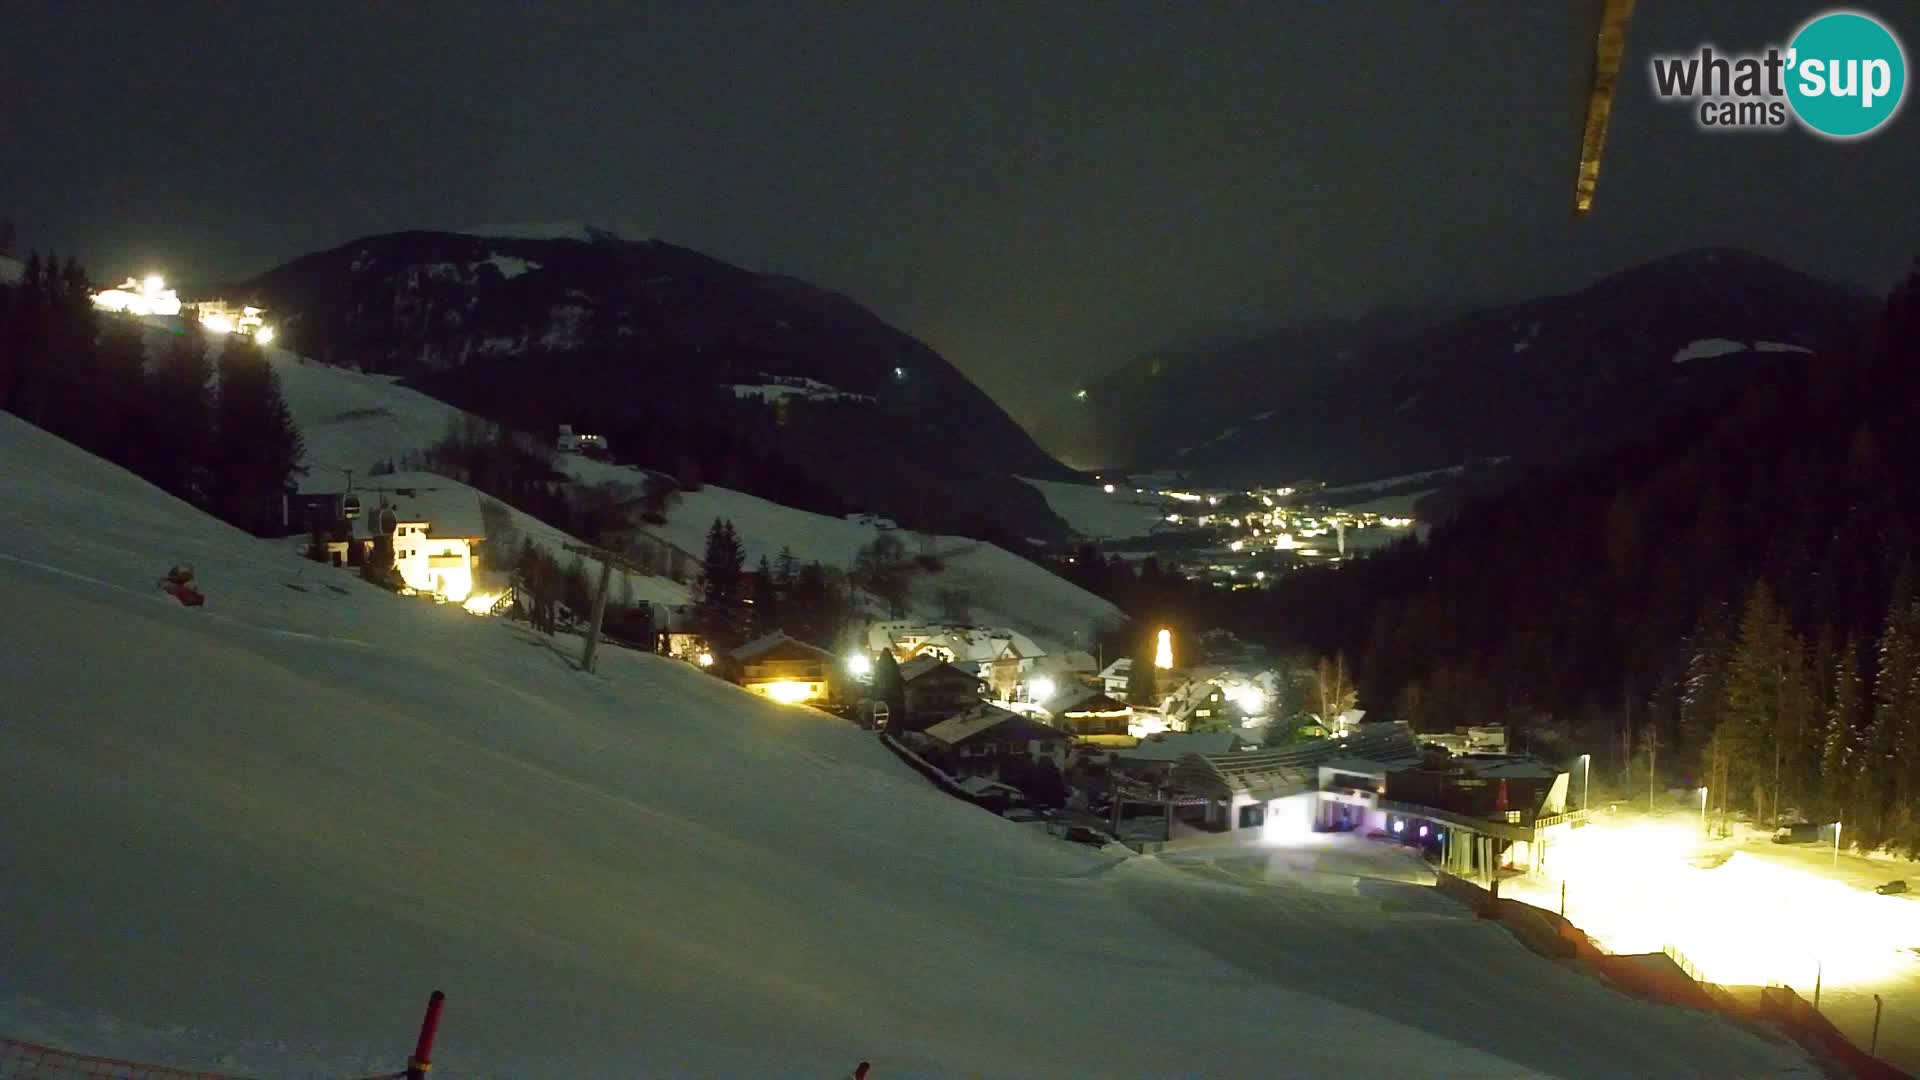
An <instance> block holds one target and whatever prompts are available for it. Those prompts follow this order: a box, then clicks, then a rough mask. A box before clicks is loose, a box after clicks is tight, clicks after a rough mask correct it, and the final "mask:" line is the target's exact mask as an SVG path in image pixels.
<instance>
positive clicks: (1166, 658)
mask: <svg viewBox="0 0 1920 1080" xmlns="http://www.w3.org/2000/svg"><path fill="white" fill-rule="evenodd" d="M1153 666H1154V667H1157V668H1167V669H1169V670H1171V669H1172V668H1173V631H1171V630H1161V631H1160V636H1159V640H1158V641H1156V642H1155V643H1154V646H1153Z"/></svg>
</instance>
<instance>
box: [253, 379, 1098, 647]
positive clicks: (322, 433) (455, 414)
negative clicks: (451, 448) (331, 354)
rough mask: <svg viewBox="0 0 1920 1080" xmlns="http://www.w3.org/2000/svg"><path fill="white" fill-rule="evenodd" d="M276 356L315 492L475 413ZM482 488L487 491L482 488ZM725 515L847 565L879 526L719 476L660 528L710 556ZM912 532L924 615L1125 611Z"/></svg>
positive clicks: (757, 538)
mask: <svg viewBox="0 0 1920 1080" xmlns="http://www.w3.org/2000/svg"><path fill="white" fill-rule="evenodd" d="M267 354H268V356H269V357H270V359H271V360H272V362H273V366H274V370H275V371H276V372H278V373H279V375H280V383H281V387H282V390H283V392H284V393H285V395H286V399H287V406H288V408H289V409H290V410H292V412H293V417H294V421H295V422H296V423H297V424H299V425H300V433H301V435H302V436H303V437H304V438H305V439H306V445H307V454H306V463H307V470H308V471H307V475H306V477H305V478H304V479H303V480H302V481H301V486H302V488H304V489H306V490H310V491H339V490H341V488H342V487H343V486H344V484H345V480H346V477H345V472H344V470H347V469H352V470H354V484H355V485H356V486H358V487H365V486H368V485H379V484H384V483H388V481H383V480H381V479H380V478H379V477H374V476H370V475H368V472H367V470H368V469H369V468H370V467H371V466H372V465H373V464H374V463H375V462H379V461H397V460H399V459H400V458H401V457H403V456H404V455H406V454H407V453H408V452H410V451H414V450H421V449H424V448H426V447H427V446H430V445H432V444H433V443H435V442H437V441H439V440H440V438H441V437H442V436H443V435H445V434H446V432H447V430H448V428H449V427H450V426H451V425H453V424H455V423H457V422H459V421H460V420H461V419H462V418H464V417H465V416H466V415H467V414H465V413H463V412H462V411H461V410H459V409H456V408H454V407H453V406H451V405H448V404H446V403H445V402H443V401H439V400H437V399H435V398H431V397H428V396H427V395H425V394H422V393H419V392H418V391H415V390H411V389H408V388H407V387H404V386H401V385H399V384H398V382H396V381H395V380H394V379H393V378H391V377H389V376H383V375H363V374H360V373H358V372H354V371H348V370H346V369H344V368H338V367H334V366H332V365H329V364H322V363H318V362H315V361H311V360H304V359H302V358H300V357H298V356H295V355H294V354H293V353H290V352H287V351H286V350H284V349H268V350H267ZM559 464H560V465H561V467H562V468H564V469H565V470H566V471H567V472H569V473H570V474H571V475H572V476H574V477H575V478H576V479H577V480H579V481H581V482H582V483H589V484H603V483H604V484H614V485H618V486H620V487H624V488H630V489H631V490H632V494H633V495H635V496H636V497H637V496H638V495H639V493H640V489H641V486H642V477H641V474H639V473H636V472H634V471H632V470H630V469H625V468H621V467H619V466H616V465H610V464H606V463H603V462H597V461H593V460H590V459H587V458H583V457H578V456H574V455H562V456H561V457H560V459H559ZM440 483H441V486H442V487H443V488H444V489H445V490H444V491H443V492H442V495H443V497H454V496H452V495H448V494H447V493H448V492H461V491H464V490H470V489H465V488H464V485H461V484H459V483H458V482H457V481H453V480H447V481H444V482H440ZM460 497H464V495H462V496H460ZM474 497H475V498H476V499H477V498H478V497H479V496H478V493H477V492H476V493H474ZM716 517H720V518H726V519H728V520H730V521H732V522H733V524H734V528H735V530H736V531H738V532H739V534H740V537H741V541H742V543H743V546H744V547H745V549H746V553H747V560H748V564H749V565H752V563H753V562H755V561H757V560H758V559H759V558H760V557H761V556H765V557H767V558H769V559H772V558H774V557H775V556H777V555H778V554H779V553H780V549H781V548H782V547H786V548H790V549H791V550H792V551H793V553H794V556H795V557H796V558H798V559H799V560H800V561H802V562H819V563H820V564H822V565H824V566H828V567H833V568H836V569H840V570H845V569H847V568H848V567H849V566H851V565H853V561H854V558H855V556H856V555H857V554H858V553H859V550H860V548H862V547H863V546H865V545H867V544H870V543H872V542H873V540H874V538H875V537H876V536H878V535H879V531H878V530H877V529H876V528H875V527H874V526H872V525H865V524H860V523H858V522H852V521H845V520H842V519H839V518H831V517H825V516H823V515H820V514H813V513H808V512H807V511H804V510H796V509H794V508H792V507H789V506H782V505H780V504H779V503H775V502H769V501H767V500H766V499H762V498H758V497H756V496H753V495H747V494H744V493H742V492H738V491H732V490H729V489H727V488H721V487H714V486H712V485H708V486H706V487H703V488H702V489H701V490H699V491H692V492H686V493H684V494H682V495H681V496H680V498H679V500H678V501H677V502H676V503H675V504H674V506H673V507H672V508H671V509H670V510H669V512H668V521H667V523H666V524H665V525H660V526H652V527H650V529H651V531H652V532H654V533H657V534H658V535H659V536H660V537H661V538H663V539H665V540H667V541H668V542H670V543H672V544H675V545H676V546H678V547H681V548H683V549H685V550H686V551H689V552H691V553H692V554H693V555H694V556H696V557H698V556H699V555H700V554H701V553H702V552H704V551H705V550H706V537H707V528H708V526H710V525H711V524H712V523H713V519H714V518H716ZM515 526H516V528H518V529H519V530H520V531H521V532H522V534H523V535H528V536H532V537H533V538H534V539H535V540H536V541H537V542H540V543H543V544H549V545H551V546H554V547H557V546H559V543H560V542H562V541H564V540H567V539H570V538H567V537H566V536H565V535H564V534H562V533H561V532H560V531H559V530H558V529H554V528H552V527H551V526H548V525H546V524H544V523H542V522H539V521H538V520H536V519H534V518H531V517H529V516H528V515H525V514H516V515H515ZM901 536H902V539H903V540H905V541H906V543H907V547H908V549H909V550H910V551H912V552H914V553H916V554H917V553H919V552H920V551H921V550H923V549H924V550H926V551H929V552H931V553H934V554H937V555H939V556H941V563H942V566H943V569H942V570H941V571H940V572H938V573H925V572H922V573H919V574H917V575H916V576H915V581H914V592H915V600H914V613H915V614H920V615H925V616H928V617H933V616H936V615H939V614H940V613H941V610H942V608H943V605H942V604H941V602H940V593H942V592H943V591H947V592H951V591H953V590H961V591H964V592H966V593H968V594H969V595H970V597H971V599H972V601H973V605H972V608H973V611H972V613H973V615H974V617H975V618H976V619H977V620H980V621H983V622H985V621H993V622H995V623H998V624H1004V625H1007V626H1010V627H1012V628H1013V629H1015V630H1019V631H1020V632H1022V633H1024V634H1026V635H1028V636H1029V637H1032V638H1034V639H1035V640H1036V641H1039V642H1041V643H1042V644H1044V645H1046V646H1048V647H1049V648H1061V649H1065V648H1076V647H1078V648H1086V647H1088V645H1089V643H1090V642H1091V637H1090V635H1091V633H1092V627H1093V625H1094V624H1095V623H1096V622H1111V621H1114V620H1117V619H1119V618H1121V614H1120V612H1119V610H1118V609H1117V608H1115V607H1114V606H1113V605H1112V604H1110V603H1108V602H1106V601H1105V600H1102V599H1100V598H1099V597H1097V596H1094V595H1093V594H1091V593H1089V592H1087V591H1085V590H1084V589H1081V588H1080V587H1079V586H1077V585H1074V584H1073V583H1071V582H1069V581H1066V580H1064V579H1062V578H1060V577H1057V576H1055V575H1053V574H1050V573H1048V572H1046V571H1045V570H1042V569H1041V568H1039V567H1037V566H1034V565H1033V564H1032V563H1030V562H1028V561H1026V560H1025V559H1022V558H1020V557H1019V556H1017V555H1014V554H1012V553H1010V552H1008V551H1005V550H1002V549H1000V548H997V547H994V546H993V545H990V544H982V543H979V542H977V541H974V540H968V539H965V538H962V537H954V536H936V537H928V538H924V539H922V538H921V537H919V536H918V535H916V534H907V533H902V534H901ZM631 580H632V582H633V588H634V593H635V596H636V598H638V599H646V600H659V601H660V602H663V603H670V604H677V603H684V602H685V599H686V588H685V586H684V585H682V584H680V583H677V582H673V581H670V580H668V579H665V578H643V577H641V576H639V575H635V576H633V578H632V579H631Z"/></svg>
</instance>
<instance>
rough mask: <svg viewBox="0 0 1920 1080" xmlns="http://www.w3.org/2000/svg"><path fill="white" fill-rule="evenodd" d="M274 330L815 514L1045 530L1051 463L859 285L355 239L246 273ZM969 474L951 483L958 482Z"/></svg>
mask: <svg viewBox="0 0 1920 1080" xmlns="http://www.w3.org/2000/svg"><path fill="white" fill-rule="evenodd" d="M239 290H240V294H241V295H243V296H245V297H247V298H249V299H257V300H258V301H259V302H261V303H263V304H264V305H265V306H266V307H268V308H269V309H271V310H272V311H274V312H275V319H276V321H277V322H278V324H279V326H280V329H281V333H282V339H281V340H282V342H283V343H284V344H287V345H288V346H290V347H292V348H294V349H296V350H297V351H299V352H301V353H303V354H305V355H309V356H312V357H315V358H317V359H320V360H323V361H325V362H328V363H335V364H341V365H346V366H353V367H358V368H361V369H363V370H368V371H377V372H385V373H391V374H395V375H399V376H402V377H404V378H405V379H407V380H408V381H409V383H410V384H412V385H415V386H417V387H419V388H420V389H422V390H424V391H425V392H428V393H431V394H433V395H434V396H436V397H439V398H442V399H444V400H446V401H449V402H451V403H453V404H456V405H459V406H461V407H463V408H465V409H468V410H470V411H474V412H477V413H480V414H482V415H484V416H487V417H488V418H490V419H493V420H496V421H499V422H502V423H505V424H509V425H511V426H514V427H517V428H521V429H524V430H528V431H533V432H537V433H541V434H543V435H550V434H551V433H552V431H553V430H554V426H555V425H558V424H562V423H566V424H572V425H574V426H575V427H577V428H579V429H580V430H586V431H593V432H595V433H598V434H604V435H606V436H608V437H609V439H610V440H611V442H612V447H613V452H614V454H615V455H616V456H617V457H619V458H620V459H621V460H623V461H627V462H632V463H635V464H640V465H644V466H646V467H649V468H653V469H658V470H661V471H665V472H669V473H672V474H674V475H676V476H678V477H680V478H681V480H682V481H683V482H686V483H689V484H693V483H698V482H701V481H703V480H704V481H711V482H716V483H721V484H725V485H727V486H731V487H738V488H743V489H745V490H748V491H751V492H753V493H755V494H758V495H763V496H765V497H767V498H771V499H774V500H776V501H780V502H785V503H788V504H790V505H797V506H801V507H804V508H806V509H811V510H817V511H821V512H825V513H835V514H837V513H842V512H845V511H849V510H867V511H875V512H878V513H881V514H885V515H887V516H890V517H894V518H896V519H898V520H900V521H901V522H902V523H903V524H907V525H910V526H912V527H916V528H923V529H927V530H931V531H941V532H965V533H970V534H972V535H976V536H986V537H990V538H996V539H998V538H1004V537H1037V538H1041V539H1048V540H1052V539H1060V538H1063V537H1064V535H1065V526H1064V525H1063V524H1062V523H1061V522H1060V521H1059V520H1058V519H1057V518H1055V517H1054V515H1053V514H1052V513H1051V512H1050V511H1049V510H1048V508H1047V506H1046V503H1045V501H1044V500H1043V499H1041V498H1040V496H1039V495H1038V493H1036V492H1035V491H1034V490H1033V489H1032V488H1031V487H1029V486H1028V485H1026V484H1023V483H1020V482H1019V481H1018V480H1016V479H1014V477H1015V476H1016V475H1018V476H1034V477H1040V478H1054V479H1066V478H1070V477H1071V476H1072V473H1071V472H1070V471H1069V470H1067V469H1065V468H1064V467H1063V466H1061V465H1060V464H1059V463H1058V462H1056V461H1054V460H1053V459H1052V458H1050V457H1048V456H1047V455H1046V453H1045V452H1044V451H1042V450H1041V449H1040V448H1039V446H1037V445H1036V444H1035V443H1034V442H1033V440H1032V439H1031V438H1029V437H1028V436H1027V434H1026V432H1024V431H1022V430H1021V429H1020V428H1019V427H1018V426H1017V425H1016V424H1015V423H1014V422H1013V421H1012V419H1010V418H1009V417H1008V416H1007V415H1006V413H1005V412H1004V411H1003V410H1001V409H1000V408H999V406H997V405H996V404H994V402H993V401H992V400H991V399H989V398H988V397H987V396H986V394H985V393H983V392H982V391H981V390H980V389H979V388H978V387H976V386H974V385H973V384H972V383H971V382H969V381H968V380H967V378H966V377H965V376H964V375H962V374H961V373H960V372H959V371H958V370H957V369H955V368H954V367H953V366H952V365H951V364H949V363H948V362H947V361H946V360H945V359H944V358H942V357H941V356H940V355H939V354H938V353H936V352H934V351H933V350H932V349H930V348H928V347H927V346H926V345H925V344H923V343H921V342H920V341H917V340H915V339H914V338H913V337H911V336H909V335H907V334H905V333H903V332H901V331H900V330H898V329H897V328H895V327H893V326H890V325H888V324H887V323H886V322H884V321H883V320H881V319H880V318H879V317H877V316H875V315H874V314H873V313H872V312H870V311H868V310H866V309H865V308H863V307H861V306H860V305H859V304H857V303H854V302H853V301H852V300H849V299H848V298H846V297H844V296H840V295H838V294H835V293H831V292H827V291H825V290H822V289H818V288H815V287H813V286H811V285H808V284H806V283H805V282H801V281H798V280H795V279H792V278H787V277H781V276H778V275H770V274H759V273H754V272H752V271H749V270H745V269H742V268H740V267H736V266H730V265H728V264H726V263H723V262H720V261H719V260H717V259H712V258H709V257H707V256H705V255H702V254H700V253H699V252H695V251H690V250H688V249H685V248H680V247H676V246H674V245H672V244H667V243H662V242H659V241H627V240H622V239H620V238H619V237H616V236H613V235H611V234H607V233H595V234H594V235H593V237H592V238H591V239H586V240H583V239H563V238H554V239H526V238H502V237H487V236H469V235H465V234H455V233H440V232H411V233H396V234H391V235H386V236H374V237H367V238H365V239H362V240H357V241H354V242H353V243H350V244H347V245H344V246H342V247H339V248H336V249H334V250H331V251H325V252H319V253H315V254H312V255H307V256H304V257H302V258H300V259H296V260H294V261H293V262H290V263H288V264H286V265H284V266H281V267H279V268H277V269H274V270H272V271H269V272H268V273H266V274H263V275H261V276H260V277H259V278H256V279H255V280H253V281H251V282H248V283H246V284H244V285H242V286H239ZM962 477H964V478H965V481H966V482H965V483H953V482H951V481H953V480H954V479H957V478H962Z"/></svg>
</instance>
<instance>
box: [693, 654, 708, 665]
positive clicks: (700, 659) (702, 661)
mask: <svg viewBox="0 0 1920 1080" xmlns="http://www.w3.org/2000/svg"><path fill="white" fill-rule="evenodd" d="M694 660H695V662H697V663H698V664H699V665H700V666H701V667H712V666H713V654H712V653H710V652H703V653H701V654H700V655H699V656H696V657H694Z"/></svg>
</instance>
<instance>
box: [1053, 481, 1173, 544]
mask: <svg viewBox="0 0 1920 1080" xmlns="http://www.w3.org/2000/svg"><path fill="white" fill-rule="evenodd" d="M1020 481H1021V482H1022V483H1024V484H1027V485H1028V486H1030V487H1032V488H1033V489H1034V490H1035V491H1038V492H1039V493H1040V494H1041V496H1042V497H1043V498H1045V499H1046V500H1047V506H1048V507H1049V508H1050V509H1052V510H1053V512H1054V513H1055V514H1057V515H1059V516H1060V519H1061V520H1062V521H1065V522H1066V523H1067V527H1068V528H1070V529H1072V530H1073V531H1074V532H1076V533H1079V534H1080V535H1081V536H1084V537H1087V538H1088V539H1090V540H1131V539H1133V538H1135V537H1139V536H1145V535H1147V533H1149V532H1151V531H1152V530H1153V527H1154V526H1155V525H1156V524H1158V523H1159V522H1160V519H1161V518H1163V517H1165V516H1166V513H1167V511H1166V505H1167V500H1166V499H1165V498H1163V497H1161V496H1159V495H1156V494H1153V493H1147V494H1135V493H1134V490H1133V489H1132V488H1130V487H1115V489H1114V492H1113V494H1111V495H1109V494H1107V493H1106V491H1105V490H1104V489H1103V488H1102V487H1100V486H1097V485H1088V484H1069V483H1065V482H1063V481H1059V480H1032V479H1029V478H1027V477H1024V476H1023V477H1020Z"/></svg>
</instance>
